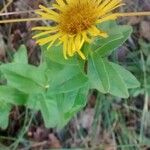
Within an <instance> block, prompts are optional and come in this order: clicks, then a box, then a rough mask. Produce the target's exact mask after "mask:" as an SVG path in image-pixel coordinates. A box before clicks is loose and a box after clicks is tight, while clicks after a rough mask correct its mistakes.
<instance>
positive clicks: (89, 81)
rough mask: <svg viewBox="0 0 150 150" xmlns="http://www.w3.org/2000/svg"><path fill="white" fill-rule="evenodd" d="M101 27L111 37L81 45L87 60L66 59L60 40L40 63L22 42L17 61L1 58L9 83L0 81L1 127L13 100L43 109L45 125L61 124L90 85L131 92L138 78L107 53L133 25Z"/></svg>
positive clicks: (83, 102)
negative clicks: (35, 63) (30, 58)
mask: <svg viewBox="0 0 150 150" xmlns="http://www.w3.org/2000/svg"><path fill="white" fill-rule="evenodd" d="M100 28H103V29H104V30H105V31H107V32H108V34H109V37H108V38H105V39H104V38H102V39H101V38H96V39H95V40H94V41H93V43H92V44H85V45H84V46H83V48H82V51H83V52H84V53H85V54H86V57H87V60H81V59H80V58H79V56H75V57H72V58H69V59H68V60H66V59H64V57H63V54H62V53H63V52H62V46H61V45H60V46H53V47H51V48H50V49H49V50H46V49H45V46H43V47H41V49H42V57H43V59H42V60H41V62H40V64H39V66H33V65H31V64H28V57H27V50H26V48H25V46H24V45H22V46H21V47H20V49H19V50H18V51H17V52H16V53H15V55H14V59H13V62H11V63H7V64H2V65H1V66H0V71H1V72H2V74H3V76H4V77H5V79H6V81H7V83H6V84H3V85H1V86H0V98H1V99H0V103H1V107H0V112H1V117H0V120H3V122H2V123H0V127H1V128H6V127H7V125H8V117H9V111H10V110H11V108H12V106H13V105H24V106H25V107H27V108H30V109H33V110H37V111H40V112H41V114H42V116H43V119H44V122H45V126H46V127H57V128H62V127H63V126H65V125H66V124H67V122H68V121H69V120H70V119H71V118H72V117H73V116H74V115H75V114H76V113H77V112H78V111H80V110H81V109H82V108H83V107H84V106H85V105H86V101H87V95H88V91H89V90H90V89H97V90H98V91H99V92H101V93H103V94H112V95H114V96H118V97H122V98H127V97H128V96H129V93H128V89H130V88H136V87H138V86H139V85H140V84H139V82H138V81H137V79H136V78H135V77H134V76H133V75H132V74H131V73H130V72H129V71H127V70H126V69H124V68H123V67H121V66H120V65H118V64H115V63H113V62H111V61H109V57H108V56H109V55H110V54H111V52H113V51H114V50H115V49H116V48H118V47H119V46H120V45H122V44H123V43H124V42H125V41H126V40H127V38H128V37H129V36H130V34H131V32H132V28H131V27H130V26H121V25H117V24H116V23H115V22H106V23H103V24H101V26H100Z"/></svg>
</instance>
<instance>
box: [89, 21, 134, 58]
mask: <svg viewBox="0 0 150 150" xmlns="http://www.w3.org/2000/svg"><path fill="white" fill-rule="evenodd" d="M108 24H109V23H108ZM100 29H101V28H100ZM104 31H105V32H107V33H108V38H97V39H96V40H95V42H94V44H93V45H92V47H91V49H92V50H93V51H94V52H95V53H96V54H97V55H99V56H100V57H105V56H108V55H110V54H111V52H112V51H114V50H115V49H116V48H118V47H119V46H121V45H122V44H123V43H124V42H125V41H126V40H127V39H128V37H129V36H130V34H131V33H132V28H131V27H130V26H127V25H113V26H112V27H111V28H110V26H108V27H107V26H106V27H105V29H104Z"/></svg>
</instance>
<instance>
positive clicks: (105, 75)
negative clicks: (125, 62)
mask: <svg viewBox="0 0 150 150" xmlns="http://www.w3.org/2000/svg"><path fill="white" fill-rule="evenodd" d="M88 76H89V79H90V81H91V88H96V89H97V90H99V91H100V92H102V93H110V94H112V95H114V96H118V97H123V98H127V97H128V96H129V94H128V90H127V86H126V84H125V83H124V80H123V79H122V77H121V76H120V74H118V72H117V71H116V70H115V69H114V68H113V67H112V65H111V64H110V62H108V60H107V59H105V58H100V57H99V56H97V55H96V54H93V55H92V54H91V57H90V58H89V65H88Z"/></svg>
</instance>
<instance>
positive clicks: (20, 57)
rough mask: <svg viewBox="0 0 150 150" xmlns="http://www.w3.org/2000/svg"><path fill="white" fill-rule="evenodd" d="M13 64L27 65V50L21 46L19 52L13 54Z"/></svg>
mask: <svg viewBox="0 0 150 150" xmlns="http://www.w3.org/2000/svg"><path fill="white" fill-rule="evenodd" d="M14 62H15V63H23V64H28V56H27V49H26V47H25V45H21V46H20V48H19V50H18V51H17V52H16V53H15V55H14Z"/></svg>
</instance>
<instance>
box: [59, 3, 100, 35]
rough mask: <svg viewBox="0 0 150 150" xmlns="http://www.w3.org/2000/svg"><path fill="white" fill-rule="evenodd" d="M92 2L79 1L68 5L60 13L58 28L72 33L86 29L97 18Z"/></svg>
mask: <svg viewBox="0 0 150 150" xmlns="http://www.w3.org/2000/svg"><path fill="white" fill-rule="evenodd" d="M96 10H97V9H96V6H95V5H94V3H92V2H91V3H87V2H80V1H79V3H77V4H74V5H73V4H72V5H71V6H69V5H68V8H66V10H64V11H63V12H62V13H61V14H60V23H59V26H60V29H61V31H62V32H65V33H68V34H71V35H74V34H77V33H80V32H82V31H84V30H87V29H88V28H90V27H91V26H92V25H94V24H95V21H96V20H97V18H98V14H97V12H96Z"/></svg>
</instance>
